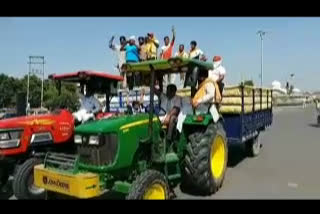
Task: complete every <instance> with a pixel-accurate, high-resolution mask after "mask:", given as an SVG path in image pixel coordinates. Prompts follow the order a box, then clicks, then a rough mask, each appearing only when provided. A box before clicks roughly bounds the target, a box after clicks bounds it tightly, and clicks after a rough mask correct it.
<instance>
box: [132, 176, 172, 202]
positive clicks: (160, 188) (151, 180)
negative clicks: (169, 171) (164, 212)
mask: <svg viewBox="0 0 320 214" xmlns="http://www.w3.org/2000/svg"><path fill="white" fill-rule="evenodd" d="M169 192H170V187H169V185H168V182H167V179H166V178H165V176H164V175H163V174H162V173H161V172H158V171H156V170H147V171H145V172H143V173H142V174H141V175H139V176H138V177H137V178H136V180H135V181H134V182H133V183H132V186H131V188H130V192H129V194H128V196H127V197H126V198H127V199H128V200H167V199H169Z"/></svg>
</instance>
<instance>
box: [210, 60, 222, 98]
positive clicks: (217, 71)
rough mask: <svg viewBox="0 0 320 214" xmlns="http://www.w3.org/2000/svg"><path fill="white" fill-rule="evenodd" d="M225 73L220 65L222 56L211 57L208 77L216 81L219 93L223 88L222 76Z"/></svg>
mask: <svg viewBox="0 0 320 214" xmlns="http://www.w3.org/2000/svg"><path fill="white" fill-rule="evenodd" d="M225 75H226V69H225V68H224V67H223V66H222V58H221V57H220V56H214V57H213V70H209V78H211V79H212V80H213V81H215V82H217V84H218V86H219V90H220V93H222V91H223V88H224V83H223V80H224V77H225Z"/></svg>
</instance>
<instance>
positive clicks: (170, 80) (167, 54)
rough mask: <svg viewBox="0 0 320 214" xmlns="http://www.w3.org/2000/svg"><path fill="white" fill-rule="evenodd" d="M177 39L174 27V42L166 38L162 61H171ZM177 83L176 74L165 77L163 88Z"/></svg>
mask: <svg viewBox="0 0 320 214" xmlns="http://www.w3.org/2000/svg"><path fill="white" fill-rule="evenodd" d="M175 39H176V31H175V29H174V26H173V27H172V40H171V42H170V39H169V37H168V36H165V37H164V44H165V45H164V46H162V47H161V53H160V59H170V58H171V56H172V51H173V45H174V41H175ZM174 82H175V74H168V75H166V76H164V80H163V86H164V88H166V86H167V85H168V84H174Z"/></svg>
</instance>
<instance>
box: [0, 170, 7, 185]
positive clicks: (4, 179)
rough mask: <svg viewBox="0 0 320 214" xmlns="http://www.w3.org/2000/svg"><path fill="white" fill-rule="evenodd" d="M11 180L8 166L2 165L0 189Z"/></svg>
mask: <svg viewBox="0 0 320 214" xmlns="http://www.w3.org/2000/svg"><path fill="white" fill-rule="evenodd" d="M8 180H9V171H8V169H7V168H6V167H4V166H1V168H0V189H2V187H3V186H5V185H6V184H7V182H8Z"/></svg>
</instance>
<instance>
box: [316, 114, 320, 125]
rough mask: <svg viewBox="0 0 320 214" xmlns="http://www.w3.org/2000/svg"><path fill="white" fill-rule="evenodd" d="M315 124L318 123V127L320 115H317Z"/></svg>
mask: <svg viewBox="0 0 320 214" xmlns="http://www.w3.org/2000/svg"><path fill="white" fill-rule="evenodd" d="M317 123H318V125H320V115H318V117H317Z"/></svg>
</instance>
